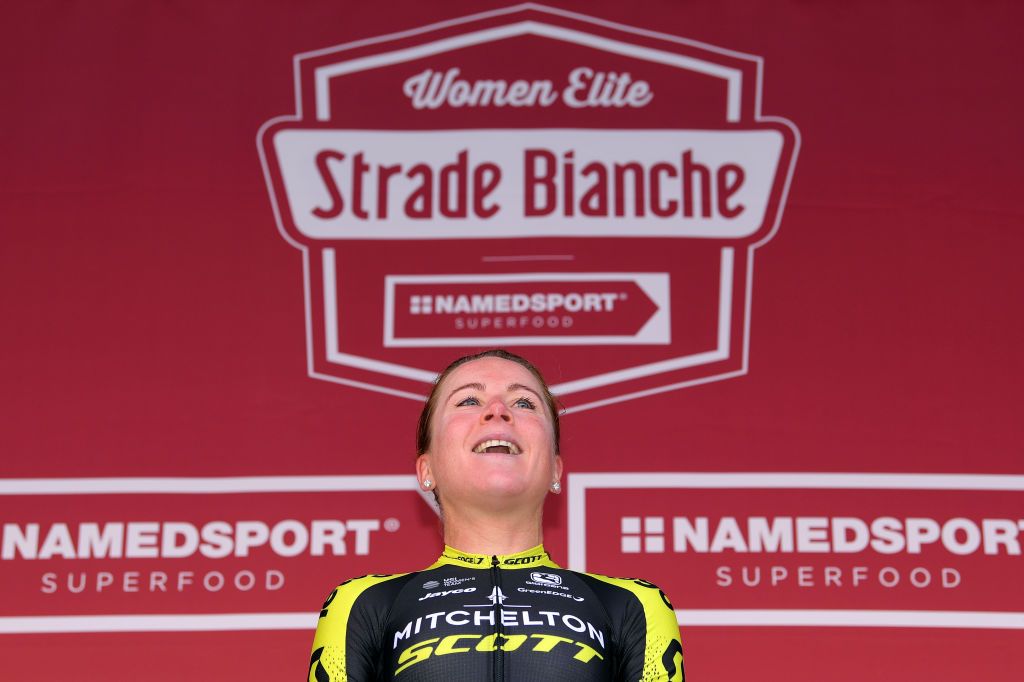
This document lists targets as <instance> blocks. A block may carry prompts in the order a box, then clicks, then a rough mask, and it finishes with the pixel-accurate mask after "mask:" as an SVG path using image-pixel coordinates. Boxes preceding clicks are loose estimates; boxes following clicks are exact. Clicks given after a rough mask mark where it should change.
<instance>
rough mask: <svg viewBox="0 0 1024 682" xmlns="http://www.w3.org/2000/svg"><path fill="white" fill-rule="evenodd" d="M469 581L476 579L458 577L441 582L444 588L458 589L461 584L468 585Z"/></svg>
mask: <svg viewBox="0 0 1024 682" xmlns="http://www.w3.org/2000/svg"><path fill="white" fill-rule="evenodd" d="M471 580H476V577H475V576H469V577H466V578H460V577H451V578H444V580H443V582H444V586H445V587H458V586H459V585H461V584H462V583H468V582H469V581H471Z"/></svg>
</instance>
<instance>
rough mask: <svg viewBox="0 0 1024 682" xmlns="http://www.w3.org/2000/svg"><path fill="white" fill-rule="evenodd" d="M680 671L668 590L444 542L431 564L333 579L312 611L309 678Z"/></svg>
mask: <svg viewBox="0 0 1024 682" xmlns="http://www.w3.org/2000/svg"><path fill="white" fill-rule="evenodd" d="M392 678H396V679H399V680H403V681H405V682H463V681H465V680H468V681H471V682H476V681H478V680H507V681H509V682H518V681H521V680H544V681H545V682H548V681H553V682H557V681H560V680H564V681H566V682H568V681H570V680H571V681H573V682H590V681H597V680H608V681H612V680H615V681H619V680H625V681H629V682H637V681H640V680H643V681H644V682H648V681H652V680H674V681H675V680H677V681H679V682H682V680H683V679H684V677H683V654H682V645H681V644H680V642H679V626H678V625H677V623H676V615H675V611H674V610H673V609H672V605H671V604H670V603H669V600H668V598H667V597H666V596H665V594H664V593H663V592H661V590H659V589H658V588H657V587H656V586H655V585H652V584H651V583H648V582H645V581H643V580H637V579H635V578H608V577H605V576H601V575H592V574H589V573H578V572H576V571H569V570H566V569H564V568H560V567H559V566H558V565H556V564H555V563H554V562H553V561H551V558H550V557H549V556H548V554H547V553H546V552H545V551H544V548H543V546H537V547H534V548H533V549H529V550H527V551H525V552H520V553H518V554H512V555H508V556H487V555H480V554H466V553H464V552H459V551H458V550H455V549H452V548H451V547H445V549H444V552H443V553H442V554H441V556H440V558H438V560H437V561H436V562H435V563H434V564H433V565H432V566H430V567H429V568H427V569H426V570H423V571H418V572H415V573H404V574H397V575H367V576H363V577H361V578H353V579H352V580H347V581H345V582H343V583H342V584H341V585H339V586H338V587H337V588H336V589H335V590H334V591H333V592H331V594H330V596H329V597H328V598H327V601H326V602H324V605H323V610H322V611H320V621H319V624H318V626H317V630H316V637H315V638H314V641H313V655H312V657H311V659H310V662H309V674H308V680H309V682H348V681H350V680H351V681H358V682H363V681H368V680H383V679H392Z"/></svg>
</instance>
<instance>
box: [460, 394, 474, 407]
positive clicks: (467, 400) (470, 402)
mask: <svg viewBox="0 0 1024 682" xmlns="http://www.w3.org/2000/svg"><path fill="white" fill-rule="evenodd" d="M479 404H480V401H479V400H477V399H476V398H474V397H473V396H469V397H468V398H463V399H462V400H460V401H459V402H457V403H456V404H455V406H456V407H462V406H463V405H479Z"/></svg>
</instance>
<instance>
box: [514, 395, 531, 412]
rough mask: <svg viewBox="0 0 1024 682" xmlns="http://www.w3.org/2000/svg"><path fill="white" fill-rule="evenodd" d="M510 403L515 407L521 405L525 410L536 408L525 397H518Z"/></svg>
mask: <svg viewBox="0 0 1024 682" xmlns="http://www.w3.org/2000/svg"><path fill="white" fill-rule="evenodd" d="M512 404H513V405H515V406H516V407H522V408H524V409H527V410H534V409H537V406H536V405H534V404H533V401H532V400H530V399H529V398H525V397H523V398H519V399H518V400H516V401H515V402H514V403H512Z"/></svg>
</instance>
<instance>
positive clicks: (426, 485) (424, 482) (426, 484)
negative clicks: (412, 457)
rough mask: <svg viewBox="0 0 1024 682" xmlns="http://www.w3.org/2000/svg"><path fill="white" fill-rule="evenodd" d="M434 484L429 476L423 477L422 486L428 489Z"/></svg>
mask: <svg viewBox="0 0 1024 682" xmlns="http://www.w3.org/2000/svg"><path fill="white" fill-rule="evenodd" d="M432 485H434V484H433V482H431V480H430V479H429V478H425V479H423V487H424V488H426V489H427V490H430V486H432Z"/></svg>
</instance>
